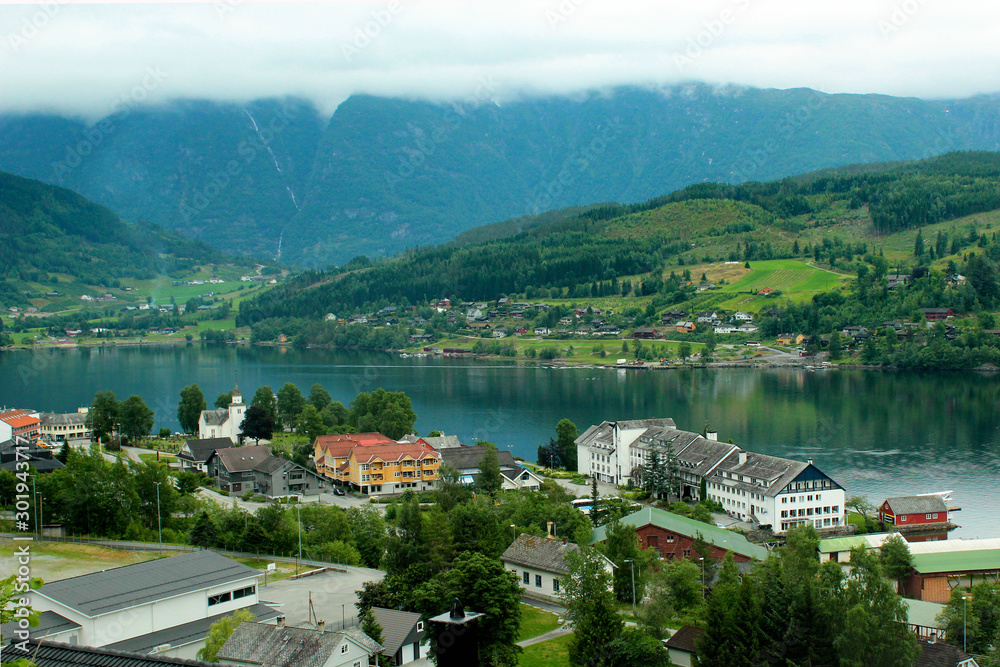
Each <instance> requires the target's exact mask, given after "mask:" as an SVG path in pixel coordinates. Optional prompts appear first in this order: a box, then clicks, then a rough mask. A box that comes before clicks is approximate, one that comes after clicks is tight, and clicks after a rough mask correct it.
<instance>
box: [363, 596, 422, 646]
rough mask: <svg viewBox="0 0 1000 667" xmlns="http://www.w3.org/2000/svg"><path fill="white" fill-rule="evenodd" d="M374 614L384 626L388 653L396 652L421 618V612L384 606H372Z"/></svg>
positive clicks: (385, 644)
mask: <svg viewBox="0 0 1000 667" xmlns="http://www.w3.org/2000/svg"><path fill="white" fill-rule="evenodd" d="M372 614H374V616H375V620H376V621H378V624H379V625H381V626H382V646H383V647H385V652H386V654H387V655H395V654H396V651H398V650H399V649H400V647H401V646H402V645H403V643H404V642H405V641H406V638H407V637H408V636H409V635H410V633H411V632H413V631H414V629H415V626H416V625H417V622H418V621H419V620H420V614H416V613H413V612H410V611H398V610H396V609H383V608H382V607H372ZM420 634H421V635H423V634H424V633H423V632H421V633H420Z"/></svg>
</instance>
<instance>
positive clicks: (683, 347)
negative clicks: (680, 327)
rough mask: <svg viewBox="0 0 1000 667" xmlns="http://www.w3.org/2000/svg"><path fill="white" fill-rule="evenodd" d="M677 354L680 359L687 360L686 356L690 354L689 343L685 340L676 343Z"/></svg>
mask: <svg viewBox="0 0 1000 667" xmlns="http://www.w3.org/2000/svg"><path fill="white" fill-rule="evenodd" d="M677 356H678V357H680V359H681V361H687V360H688V357H690V356H691V343H688V342H687V341H685V342H683V343H681V344H680V345H678V346H677Z"/></svg>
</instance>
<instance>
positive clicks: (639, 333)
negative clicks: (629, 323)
mask: <svg viewBox="0 0 1000 667" xmlns="http://www.w3.org/2000/svg"><path fill="white" fill-rule="evenodd" d="M632 338H639V339H645V340H652V339H656V338H663V336H661V335H660V334H659V333H657V331H656V329H650V328H649V327H640V328H639V329H636V330H635V331H633V332H632Z"/></svg>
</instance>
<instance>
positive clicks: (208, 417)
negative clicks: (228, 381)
mask: <svg viewBox="0 0 1000 667" xmlns="http://www.w3.org/2000/svg"><path fill="white" fill-rule="evenodd" d="M230 400H231V401H232V402H231V403H230V404H229V407H228V408H220V409H218V410H202V411H201V416H199V417H198V437H199V438H200V439H202V440H207V439H209V438H229V439H230V440H232V441H233V442H239V440H240V434H241V433H243V429H241V428H240V425H241V424H242V423H243V417H244V416H245V413H246V409H247V406H245V405H244V404H243V394H241V393H240V385H239V384H237V385H236V387H235V388H234V389H233V392H232V397H231V398H230Z"/></svg>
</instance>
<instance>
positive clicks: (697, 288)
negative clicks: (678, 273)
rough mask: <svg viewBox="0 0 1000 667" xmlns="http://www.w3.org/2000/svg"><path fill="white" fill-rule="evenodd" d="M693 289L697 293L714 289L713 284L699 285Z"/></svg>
mask: <svg viewBox="0 0 1000 667" xmlns="http://www.w3.org/2000/svg"><path fill="white" fill-rule="evenodd" d="M695 289H696V290H698V291H699V292H704V291H706V290H710V289H715V283H700V284H699V285H698V286H697V287H695Z"/></svg>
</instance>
